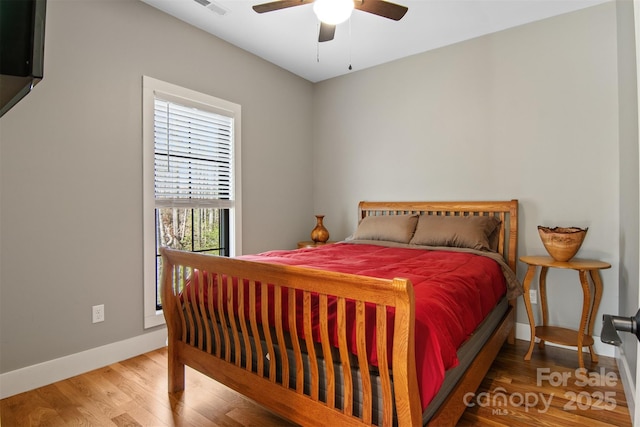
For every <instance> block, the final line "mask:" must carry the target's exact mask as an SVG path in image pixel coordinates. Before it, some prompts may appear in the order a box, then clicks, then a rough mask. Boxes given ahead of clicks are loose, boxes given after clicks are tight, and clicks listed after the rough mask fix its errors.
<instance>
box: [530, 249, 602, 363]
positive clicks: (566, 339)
mask: <svg viewBox="0 0 640 427" xmlns="http://www.w3.org/2000/svg"><path fill="white" fill-rule="evenodd" d="M520 261H522V262H524V263H525V264H527V265H528V266H529V267H528V269H527V274H526V276H525V278H524V283H523V287H524V305H525V307H526V309H527V316H528V317H529V325H530V326H531V342H530V344H529V351H528V352H527V354H526V355H525V356H524V360H531V353H533V347H534V345H535V341H536V340H535V339H536V337H538V338H540V344H539V347H540V348H544V342H545V341H550V342H555V343H557V344H562V345H568V346H573V347H578V365H579V366H580V367H581V368H584V360H583V358H582V347H589V353H590V354H591V361H592V362H594V363H598V355H597V354H596V353H595V352H594V350H593V337H592V334H593V323H594V321H595V315H596V313H597V312H598V307H599V306H600V299H601V298H602V279H601V278H600V270H603V269H607V268H610V267H611V264H608V263H606V262H602V261H596V260H589V259H579V258H574V259H571V260H569V261H567V262H559V261H556V260H554V259H553V258H551V257H549V256H523V257H520ZM537 267H541V270H540V280H539V283H538V291H539V292H538V297H539V299H540V309H541V310H542V325H541V326H535V320H534V318H533V309H532V308H531V299H530V296H529V288H530V287H531V281H532V280H533V276H535V272H536V268H537ZM549 268H563V269H570V270H576V271H577V272H578V277H579V278H580V284H581V285H582V294H583V299H582V316H581V317H580V326H579V328H578V330H573V329H567V328H560V327H557V326H549V325H548V320H549V312H548V306H547V271H549ZM587 273H588V274H589V276H591V281H592V282H593V287H594V294H593V295H591V287H590V285H589V279H588V278H587Z"/></svg>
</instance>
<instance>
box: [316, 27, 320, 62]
mask: <svg viewBox="0 0 640 427" xmlns="http://www.w3.org/2000/svg"><path fill="white" fill-rule="evenodd" d="M320 25H321V24H320V21H318V26H317V28H318V30H317V31H316V33H319V32H320ZM316 62H318V63H320V39H319V38H316Z"/></svg>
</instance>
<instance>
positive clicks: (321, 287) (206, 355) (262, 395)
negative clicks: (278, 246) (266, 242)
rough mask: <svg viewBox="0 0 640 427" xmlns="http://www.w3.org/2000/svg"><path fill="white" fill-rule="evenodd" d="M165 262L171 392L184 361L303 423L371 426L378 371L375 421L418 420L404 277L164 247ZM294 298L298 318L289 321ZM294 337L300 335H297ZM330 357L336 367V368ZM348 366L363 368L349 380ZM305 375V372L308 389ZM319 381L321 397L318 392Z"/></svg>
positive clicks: (180, 381) (408, 288) (410, 303)
mask: <svg viewBox="0 0 640 427" xmlns="http://www.w3.org/2000/svg"><path fill="white" fill-rule="evenodd" d="M162 263H163V278H162V298H163V309H164V314H165V318H166V320H167V327H168V332H169V390H170V391H172V392H175V391H179V390H181V389H183V388H184V365H185V364H188V365H189V366H191V367H193V368H195V369H197V370H198V371H200V372H202V373H204V374H206V375H208V376H210V377H211V378H213V379H215V380H217V381H220V382H221V383H223V384H225V385H227V386H229V387H230V388H233V389H235V390H237V391H238V392H240V393H242V394H244V395H245V396H248V397H250V398H252V399H254V400H256V401H257V402H259V403H261V404H263V405H265V406H267V407H268V408H270V409H271V410H273V411H274V412H276V413H279V414H280V415H282V416H284V417H286V418H287V419H290V420H292V421H294V422H297V423H300V424H302V425H327V424H329V425H330V424H335V425H362V424H368V425H370V424H372V423H373V421H374V414H373V401H374V399H377V398H376V396H375V395H374V394H373V392H372V385H371V382H370V378H371V376H375V375H379V378H380V384H381V390H382V396H381V401H382V413H383V416H382V419H381V420H377V422H378V423H379V424H380V425H388V426H390V425H392V423H393V418H394V416H395V417H396V418H397V421H398V425H400V426H415V425H420V424H421V423H422V421H421V413H422V409H421V404H420V397H419V392H418V385H417V380H416V368H415V352H414V345H413V343H414V338H413V337H414V321H415V319H414V312H413V307H414V300H413V288H412V285H411V283H410V282H409V281H408V280H402V279H395V280H392V281H390V280H383V279H375V278H368V277H362V276H354V275H349V274H341V273H334V272H327V271H320V270H311V269H304V268H297V267H291V266H284V265H276V264H264V263H256V262H248V261H243V260H238V259H230V258H224V257H213V256H206V255H198V254H193V253H185V252H180V251H174V250H169V249H163V250H162ZM196 277H197V280H195V279H194V278H196ZM239 283H241V284H244V286H238V284H239ZM185 289H186V291H185ZM183 291H184V292H183ZM271 299H272V300H271ZM300 302H302V305H303V306H302V311H303V317H304V319H303V321H302V325H300V324H299V323H298V322H296V321H295V320H294V319H295V318H296V314H295V312H296V306H297V305H298V304H300ZM312 304H313V305H314V307H315V309H312V308H311V307H312ZM330 305H332V306H334V307H335V312H334V313H337V317H336V319H335V323H334V324H336V325H337V328H338V329H337V330H338V333H337V336H338V346H337V350H336V349H335V342H332V338H331V335H330V328H329V308H328V307H329V306H330ZM257 306H260V308H259V309H258V308H257ZM270 306H271V309H270ZM348 306H349V307H351V308H352V309H355V310H354V311H355V319H352V320H349V319H348V317H349V315H348V312H349V311H353V310H348V309H347V307H348ZM391 307H393V308H394V309H395V321H394V330H393V334H392V336H393V347H392V361H393V365H392V367H390V360H389V358H388V357H387V355H388V352H387V350H388V348H389V345H388V343H387V335H388V334H387V309H388V308H391ZM247 308H248V311H247ZM371 310H373V313H374V315H375V316H374V318H375V320H374V322H372V323H374V325H375V337H377V340H375V341H376V342H375V344H374V343H373V342H372V338H371V337H370V336H367V335H368V334H366V333H365V326H366V325H365V323H366V320H365V319H370V317H368V316H367V313H366V312H367V311H369V313H371ZM312 317H317V319H312ZM318 324H319V340H318V337H317V335H318V334H317V333H316V339H315V341H314V339H313V335H314V331H313V325H318ZM218 325H219V326H218ZM349 329H355V331H352V330H349ZM316 332H317V331H316ZM352 333H355V337H356V342H357V354H358V355H357V357H356V359H357V360H356V361H355V362H354V356H353V355H352V354H351V352H350V350H349V342H348V341H349V338H348V337H351V336H352ZM295 337H304V338H303V339H302V340H301V341H298V340H297V339H295ZM287 344H291V345H289V347H290V348H291V349H292V351H293V357H291V358H289V356H287V353H286V352H281V351H278V349H284V348H286V347H287ZM372 346H374V348H376V350H377V351H376V353H377V360H378V363H377V365H378V366H377V367H375V366H372V364H371V363H369V360H368V357H367V349H368V348H369V349H370V348H371V347H372ZM317 352H321V353H322V358H323V359H324V361H325V362H326V363H325V365H324V366H325V370H326V372H325V374H324V375H323V376H320V375H319V367H318V363H317V360H316V359H317V358H316V356H317V354H316V353H317ZM336 353H337V356H336ZM304 356H308V357H307V360H308V361H309V363H308V364H305V363H303V362H302V360H303V357H304ZM334 362H337V363H338V366H339V369H334ZM354 363H357V365H358V368H359V370H360V372H362V373H364V374H362V375H361V376H360V378H361V383H360V384H356V385H355V386H354V382H355V381H356V379H355V378H353V377H352V375H351V372H352V367H353V366H352V365H353V364H354ZM294 372H295V374H294ZM367 372H370V373H371V374H372V375H367V374H366V373H367ZM338 375H341V377H340V378H337V376H338ZM305 377H307V378H310V385H309V386H308V387H309V389H308V390H307V391H305V385H304V384H303V378H305ZM292 378H295V381H292V380H291V379H292ZM392 379H393V380H392ZM321 382H322V383H323V389H324V390H326V391H325V392H324V393H323V394H324V396H321V395H320V383H321ZM338 382H340V383H341V384H343V386H342V390H343V392H342V393H341V395H342V398H341V399H339V398H336V390H335V385H336V383H338ZM354 390H360V391H359V392H360V393H361V396H359V399H356V400H359V401H360V402H362V408H361V409H359V408H354V405H353V401H354V396H353V393H355V392H356V391H354ZM378 400H380V399H378Z"/></svg>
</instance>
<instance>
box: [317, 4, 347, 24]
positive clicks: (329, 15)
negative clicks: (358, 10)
mask: <svg viewBox="0 0 640 427" xmlns="http://www.w3.org/2000/svg"><path fill="white" fill-rule="evenodd" d="M352 11H353V0H315V1H314V2H313V12H314V13H315V14H316V16H317V17H318V19H319V20H320V21H322V22H324V23H325V24H329V25H338V24H340V23H342V22H344V21H346V20H347V19H349V17H350V16H351V12H352Z"/></svg>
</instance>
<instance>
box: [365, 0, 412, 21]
mask: <svg viewBox="0 0 640 427" xmlns="http://www.w3.org/2000/svg"><path fill="white" fill-rule="evenodd" d="M353 3H354V7H355V8H356V9H358V10H362V11H363V12H369V13H373V14H374V15H378V16H382V17H383V18H389V19H393V20H394V21H399V20H401V19H402V17H403V16H404V14H405V13H407V11H408V10H409V8H407V7H405V6H401V5H399V4H395V3H389V2H388V1H383V0H355V1H354V2H353Z"/></svg>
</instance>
